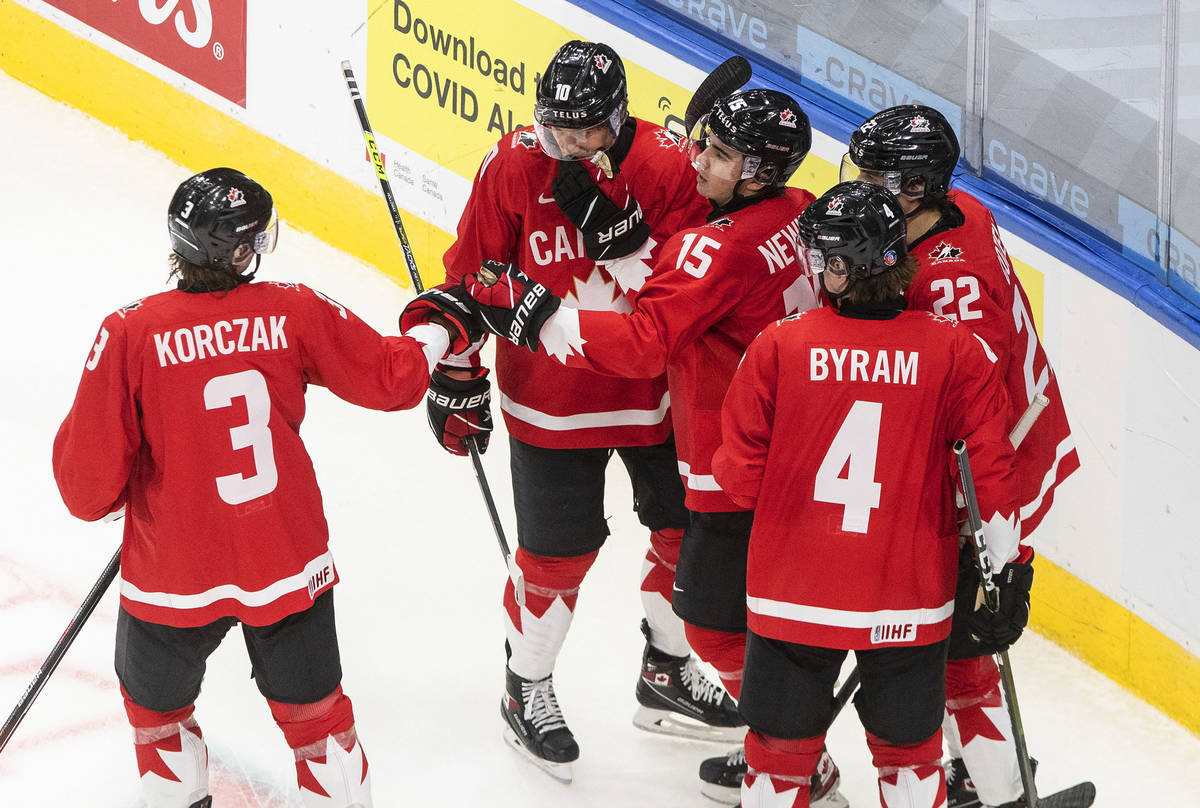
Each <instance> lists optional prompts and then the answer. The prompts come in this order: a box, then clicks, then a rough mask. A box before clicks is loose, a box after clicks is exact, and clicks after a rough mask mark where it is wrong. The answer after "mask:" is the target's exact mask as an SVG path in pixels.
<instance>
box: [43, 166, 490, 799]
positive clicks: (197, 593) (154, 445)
mask: <svg viewBox="0 0 1200 808" xmlns="http://www.w3.org/2000/svg"><path fill="white" fill-rule="evenodd" d="M167 226H168V231H169V234H170V240H171V249H172V251H173V252H172V255H171V257H170V265H171V270H172V276H173V277H176V278H177V279H178V284H177V288H176V289H175V290H172V291H168V292H163V293H161V294H155V295H152V296H150V297H146V298H143V299H142V300H138V301H135V302H133V303H130V304H129V305H127V306H124V307H122V308H121V309H119V310H118V311H116V312H114V313H113V314H110V315H109V316H108V317H107V318H105V319H104V321H103V323H102V324H101V326H100V331H99V335H98V337H97V338H96V342H95V344H94V345H93V346H92V347H91V349H90V350H89V352H88V357H87V361H86V363H85V365H84V371H83V376H82V379H81V380H80V382H79V389H78V392H77V393H76V396H75V402H74V405H73V406H72V408H71V411H70V413H69V414H68V415H67V417H66V420H65V421H64V422H63V424H62V426H61V428H60V429H59V431H58V435H57V437H56V438H55V441H54V458H53V460H54V475H55V479H56V480H57V481H58V486H59V490H60V491H61V493H62V498H63V501H64V502H65V503H66V505H67V508H68V509H69V510H70V512H71V513H72V514H74V515H75V516H77V517H79V518H80V519H85V520H89V521H91V520H95V519H100V518H101V517H104V516H106V515H108V514H112V513H115V512H118V511H121V510H122V509H124V511H125V524H124V539H123V541H122V549H121V585H120V590H121V605H120V611H119V612H118V616H117V639H116V672H117V678H118V679H119V681H120V684H121V694H122V695H123V696H124V700H125V712H126V715H127V716H128V718H129V723H130V724H131V725H132V727H133V736H134V749H135V751H136V754H137V763H138V773H139V774H140V776H141V786H142V793H143V796H144V798H145V800H146V804H147V805H148V806H149V808H188V807H189V806H190V808H207V807H208V806H210V805H211V804H212V798H211V797H210V796H209V793H208V753H207V749H206V747H205V744H204V740H203V738H202V735H201V732H200V727H199V725H198V724H197V722H196V719H195V717H194V716H193V710H194V708H195V701H196V697H197V696H198V695H199V692H200V681H201V678H202V677H203V675H204V670H205V661H206V659H207V658H208V656H209V655H210V654H211V653H212V652H213V651H214V650H215V649H216V647H217V645H218V644H219V643H220V642H221V639H222V637H224V635H225V634H226V632H227V631H228V630H229V629H230V628H231V627H232V626H233V625H235V624H236V623H241V624H242V635H243V638H244V639H245V642H246V648H247V650H248V651H249V654H250V661H251V667H252V669H253V672H254V680H255V683H256V684H257V686H258V689H259V691H260V692H261V693H262V694H263V696H264V697H265V698H266V699H267V703H268V704H269V705H270V709H271V715H272V716H273V717H274V718H275V721H276V722H277V723H278V724H279V727H280V729H281V730H282V731H283V735H284V738H285V740H286V741H287V743H288V745H289V746H290V747H291V748H292V750H293V752H294V753H295V761H296V775H297V782H298V784H299V788H300V794H301V797H302V799H303V804H304V805H305V806H307V808H349V806H358V807H360V808H362V807H365V806H370V805H371V793H370V777H369V774H368V770H367V761H366V758H365V757H364V756H363V751H362V747H361V745H360V744H359V742H358V738H357V736H356V733H355V728H354V714H353V711H352V709H351V703H350V699H349V698H347V697H346V696H345V694H343V692H342V688H341V685H340V682H341V678H342V671H341V662H340V659H339V655H338V645H337V636H336V634H335V631H334V610H333V589H332V588H333V585H334V584H335V583H337V580H338V574H337V569H336V567H335V566H334V563H333V557H332V556H331V555H330V552H329V548H328V529H327V527H326V523H325V517H324V515H323V513H322V508H321V495H320V491H319V489H318V488H317V481H316V478H315V476H314V473H313V466H312V461H311V460H310V458H309V456H308V454H307V452H306V451H305V448H304V444H303V443H302V442H301V440H300V435H299V428H300V422H301V421H302V420H303V418H304V391H305V387H306V386H307V385H308V384H310V383H312V384H319V385H322V386H324V387H327V388H329V390H331V391H332V392H333V393H335V394H336V395H338V396H340V397H341V398H344V399H346V400H347V401H350V402H351V403H354V404H358V405H361V406H364V407H370V408H372V409H379V410H399V409H407V408H410V407H414V406H416V405H417V404H418V403H419V402H420V401H421V399H422V397H423V396H424V393H425V389H426V386H427V384H428V380H429V373H430V370H431V368H432V366H433V364H434V363H436V362H437V361H438V360H440V359H441V358H442V357H443V355H445V354H446V353H448V351H449V349H450V348H451V346H452V344H453V345H454V347H455V349H456V350H462V348H464V347H465V346H466V345H468V344H470V339H469V338H468V336H467V333H466V331H465V329H464V330H461V331H460V330H458V327H457V326H448V327H447V328H445V329H443V328H442V327H440V326H438V325H421V326H418V327H415V328H413V329H412V330H411V331H410V332H409V334H408V335H406V336H404V337H381V336H380V335H379V334H378V333H377V332H376V331H375V330H374V329H372V328H371V327H370V326H369V325H367V324H366V323H364V322H363V321H362V320H360V319H358V318H357V317H355V316H354V314H353V313H351V312H350V311H349V310H347V309H346V308H345V307H343V306H341V305H340V304H338V303H336V302H334V301H333V300H331V299H329V298H327V297H325V296H324V295H321V294H320V293H318V292H316V291H314V290H311V289H308V288H306V287H304V286H302V285H300V284H292V283H276V282H267V283H251V281H252V280H253V278H254V274H255V271H256V270H257V268H258V262H259V261H260V260H261V256H262V254H263V253H269V252H271V251H272V250H273V249H274V247H275V241H276V238H277V233H278V231H277V222H276V218H275V209H274V206H273V204H272V199H271V195H270V194H269V193H268V192H267V191H266V190H265V189H264V188H263V187H262V186H261V185H259V184H258V183H256V182H254V181H253V180H251V179H250V178H248V177H246V176H245V175H244V174H242V173H241V172H238V171H235V170H233V169H230V168H215V169H211V170H209V171H205V172H203V173H201V174H197V175H196V176H194V177H191V178H190V179H188V180H186V181H185V182H184V183H183V184H181V185H180V186H179V188H178V190H177V191H176V192H175V195H174V196H173V198H172V199H171V202H170V206H169V208H168V213H167ZM252 260H253V261H254V267H253V268H251V267H250V264H251V261H252ZM441 322H446V323H448V322H449V321H445V320H443V321H441ZM451 331H453V332H454V333H452V334H451V333H450V332H451ZM448 334H449V336H448ZM452 340H453V343H452ZM314 648H316V649H320V653H316V654H314V653H312V649H314Z"/></svg>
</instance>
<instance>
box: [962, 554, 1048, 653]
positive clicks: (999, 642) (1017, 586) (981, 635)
mask: <svg viewBox="0 0 1200 808" xmlns="http://www.w3.org/2000/svg"><path fill="white" fill-rule="evenodd" d="M992 580H993V581H994V582H995V584H996V589H997V590H998V594H999V596H1000V608H999V609H998V610H997V611H996V612H995V613H994V614H993V613H992V612H989V611H988V610H987V607H986V606H980V607H979V608H978V609H976V610H975V611H974V612H972V613H971V614H970V616H968V617H967V629H968V631H970V632H971V634H972V638H973V639H977V640H978V641H979V644H980V645H981V646H982V647H983V649H984V650H985V651H986V652H987V653H991V654H999V653H1001V652H1002V651H1007V650H1008V648H1009V646H1010V645H1012V644H1013V643H1014V642H1016V641H1017V638H1018V637H1020V636H1021V632H1023V631H1024V630H1025V625H1026V624H1027V623H1028V622H1029V590H1030V589H1031V588H1032V587H1033V554H1032V552H1031V553H1030V556H1029V558H1028V559H1027V560H1025V561H1013V562H1010V563H1008V564H1005V565H1004V567H1003V568H1001V570H1000V571H999V572H998V573H996V574H995V575H993V576H992Z"/></svg>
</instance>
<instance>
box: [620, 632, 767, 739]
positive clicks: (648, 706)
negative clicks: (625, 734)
mask: <svg viewBox="0 0 1200 808" xmlns="http://www.w3.org/2000/svg"><path fill="white" fill-rule="evenodd" d="M642 633H643V634H645V635H646V637H647V638H649V636H650V627H649V626H648V625H647V623H646V621H645V620H643V621H642ZM637 700H638V705H639V706H638V709H637V712H636V713H634V715H633V724H634V726H635V727H638V728H639V729H644V730H646V731H647V732H658V733H661V734H663V735H674V736H676V737H679V738H694V739H696V740H700V741H739V740H741V739H742V737H743V736H744V735H745V733H746V725H745V722H743V721H742V718H741V716H740V715H738V711H737V705H736V704H735V703H734V701H733V699H731V698H730V697H729V694H728V693H726V692H725V689H724V688H722V687H721V685H720V684H719V683H718V682H714V681H712V680H711V679H709V678H708V677H707V676H705V675H704V672H703V671H702V670H701V669H700V666H699V665H698V664H697V661H696V658H695V657H692V656H682V657H677V656H671V655H669V654H664V653H663V652H662V651H659V650H658V649H657V648H654V647H653V646H652V645H650V643H649V641H647V642H646V648H645V650H644V651H643V652H642V675H641V677H640V678H639V679H638V683H637Z"/></svg>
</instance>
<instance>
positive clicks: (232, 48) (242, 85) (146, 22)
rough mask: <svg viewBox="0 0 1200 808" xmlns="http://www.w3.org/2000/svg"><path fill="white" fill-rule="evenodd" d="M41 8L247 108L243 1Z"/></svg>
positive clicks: (151, 0)
mask: <svg viewBox="0 0 1200 808" xmlns="http://www.w3.org/2000/svg"><path fill="white" fill-rule="evenodd" d="M46 2H47V3H48V4H49V5H51V6H54V7H55V8H58V9H60V10H61V11H64V12H66V13H67V14H70V15H71V16H73V17H75V18H76V19H78V20H80V21H81V22H83V23H85V24H87V25H89V26H91V27H92V28H94V29H96V30H97V31H99V32H101V33H103V34H106V35H107V36H110V37H112V38H113V39H116V40H117V41H118V42H120V43H122V44H124V45H127V46H128V47H131V48H133V49H134V50H136V51H138V52H139V53H142V54H143V55H145V56H148V57H150V58H151V59H153V60H154V61H156V62H158V63H159V64H161V65H163V66H165V67H167V68H170V69H171V70H174V71H175V72H177V73H180V74H182V75H184V76H185V77H187V78H189V79H191V80H192V81H194V82H196V83H197V84H200V85H202V86H204V87H206V88H207V89H209V90H211V91H212V92H215V93H217V94H219V95H221V96H222V97H224V98H226V99H228V100H230V101H232V102H234V103H235V104H238V105H240V106H243V107H244V106H245V105H246V0H186V1H185V0H109V2H104V3H96V2H81V0H46ZM172 31H173V33H171V32H172Z"/></svg>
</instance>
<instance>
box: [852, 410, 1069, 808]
mask: <svg viewBox="0 0 1200 808" xmlns="http://www.w3.org/2000/svg"><path fill="white" fill-rule="evenodd" d="M1049 403H1050V399H1048V398H1047V397H1046V395H1045V394H1044V393H1038V394H1037V395H1036V396H1034V397H1033V401H1031V402H1030V403H1029V407H1028V408H1026V410H1025V412H1023V413H1022V414H1021V417H1020V418H1018V419H1017V423H1016V424H1014V425H1013V428H1012V431H1011V432H1009V433H1008V442H1009V443H1011V444H1012V447H1013V448H1014V449H1020V448H1021V444H1022V443H1024V441H1025V436H1026V435H1028V434H1029V431H1030V430H1031V429H1033V425H1034V423H1035V422H1036V421H1037V419H1038V416H1040V415H1041V414H1042V410H1044V409H1046V405H1047V404H1049ZM861 680H862V677H861V676H859V673H858V666H857V665H856V666H854V669H853V670H851V671H850V675H849V676H848V677H846V681H845V683H844V684H843V685H842V687H841V689H840V690H838V693H837V696H835V697H834V699H833V716H832V717H831V719H830V720H833V718H837V716H838V713H840V712H841V711H842V708H843V707H845V706H846V702H848V701H850V697H851V696H853V695H854V691H855V689H857V688H858V683H859V682H860V681H861ZM1043 802H1044V801H1043ZM1089 804H1090V803H1089Z"/></svg>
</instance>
